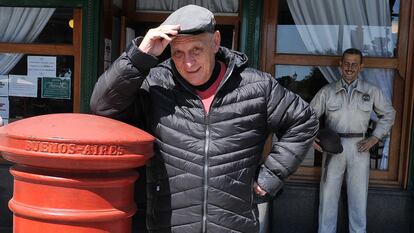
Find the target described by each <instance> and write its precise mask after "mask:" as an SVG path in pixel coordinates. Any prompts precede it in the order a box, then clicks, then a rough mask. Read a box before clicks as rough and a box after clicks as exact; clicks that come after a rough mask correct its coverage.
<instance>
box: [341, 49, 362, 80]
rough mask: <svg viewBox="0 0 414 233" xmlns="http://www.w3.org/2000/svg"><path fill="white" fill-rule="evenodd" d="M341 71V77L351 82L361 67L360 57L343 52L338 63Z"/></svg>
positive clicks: (356, 76)
mask: <svg viewBox="0 0 414 233" xmlns="http://www.w3.org/2000/svg"><path fill="white" fill-rule="evenodd" d="M339 65H340V66H341V71H342V78H343V79H344V80H345V81H346V82H347V83H352V82H353V81H354V80H356V79H357V78H358V74H359V71H360V70H361V69H362V66H363V64H361V57H360V56H359V55H357V54H345V55H344V57H343V59H342V61H341V62H340V63H339Z"/></svg>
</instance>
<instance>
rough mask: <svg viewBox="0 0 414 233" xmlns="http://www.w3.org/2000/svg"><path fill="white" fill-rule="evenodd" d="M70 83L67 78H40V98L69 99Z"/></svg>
mask: <svg viewBox="0 0 414 233" xmlns="http://www.w3.org/2000/svg"><path fill="white" fill-rule="evenodd" d="M70 94H71V81H70V78H69V77H55V78H49V77H44V78H42V94H41V96H42V98H51V99H70Z"/></svg>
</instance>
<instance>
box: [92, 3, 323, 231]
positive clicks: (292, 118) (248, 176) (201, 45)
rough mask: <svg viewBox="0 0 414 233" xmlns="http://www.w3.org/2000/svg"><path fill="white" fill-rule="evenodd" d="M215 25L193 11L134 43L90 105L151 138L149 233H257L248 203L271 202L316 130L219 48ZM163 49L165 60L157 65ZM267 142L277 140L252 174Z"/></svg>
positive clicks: (279, 92)
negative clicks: (257, 199)
mask: <svg viewBox="0 0 414 233" xmlns="http://www.w3.org/2000/svg"><path fill="white" fill-rule="evenodd" d="M214 22H215V21H214V16H213V14H212V13H211V12H210V11H209V10H207V9H205V8H202V7H199V6H195V5H188V6H185V7H182V8H180V9H178V10H176V11H175V12H173V13H172V14H171V15H170V16H169V17H168V18H167V19H166V20H165V21H164V22H163V23H162V24H161V26H159V27H157V28H154V29H150V30H149V31H148V32H147V34H146V35H145V37H144V38H137V39H135V40H134V41H133V42H134V43H133V45H132V46H131V47H130V48H129V49H128V50H127V51H126V52H125V53H123V54H122V55H121V57H120V58H118V59H117V60H116V61H115V62H114V64H113V65H112V66H111V67H110V68H109V69H108V70H107V71H106V72H105V73H104V74H103V75H102V76H101V77H100V78H99V80H98V82H97V84H96V86H95V89H94V92H93V95H92V99H91V109H92V111H93V112H94V113H96V114H99V115H104V116H109V117H113V118H116V119H120V120H123V121H126V122H130V123H136V122H137V121H138V120H139V121H140V123H141V125H140V126H141V127H143V128H144V129H147V130H149V131H150V132H151V133H152V134H153V135H154V136H155V137H156V142H155V155H154V157H153V158H152V160H151V161H150V162H149V164H148V165H147V227H148V229H149V232H176V233H186V232H194V233H199V232H203V233H206V232H211V233H213V232H214V233H220V232H245V233H255V232H258V230H259V225H258V221H257V205H256V202H254V200H253V196H254V194H257V196H258V197H261V198H262V199H263V200H264V201H266V200H267V199H268V198H269V197H271V196H274V195H276V193H277V192H278V190H279V189H280V188H281V187H282V183H283V180H284V179H285V178H286V177H287V176H289V175H290V174H292V173H293V172H294V171H295V170H296V168H297V167H298V166H299V164H300V162H301V161H302V159H303V154H304V153H305V151H306V150H307V149H309V147H310V146H311V143H312V141H313V140H314V137H315V135H316V133H317V130H318V121H317V118H316V115H315V114H314V112H313V110H312V109H311V108H310V106H309V105H307V104H306V103H305V102H304V101H303V100H301V99H300V98H299V97H298V96H297V95H295V94H293V93H291V92H288V91H287V90H286V89H284V88H282V87H281V86H280V85H278V83H277V82H276V81H275V79H274V78H272V77H271V76H270V75H268V74H265V73H262V72H260V71H258V70H255V69H251V68H248V67H247V57H246V56H245V55H244V54H242V53H239V52H235V51H231V50H229V49H226V48H223V47H220V32H219V31H215V30H214V24H215V23H214ZM167 45H170V49H171V59H168V60H166V61H165V62H162V63H160V64H158V60H157V56H159V55H160V54H161V53H162V52H163V51H164V49H165V48H166V47H167ZM146 116H147V117H146ZM145 125H147V126H148V127H146V126H145ZM271 133H275V134H276V135H277V137H278V138H279V140H278V141H277V142H275V143H274V144H273V147H272V150H271V152H270V155H269V157H268V158H267V160H266V161H265V162H264V164H262V165H260V160H261V158H262V155H261V153H262V151H263V145H264V143H265V141H266V138H267V136H268V135H269V134H271Z"/></svg>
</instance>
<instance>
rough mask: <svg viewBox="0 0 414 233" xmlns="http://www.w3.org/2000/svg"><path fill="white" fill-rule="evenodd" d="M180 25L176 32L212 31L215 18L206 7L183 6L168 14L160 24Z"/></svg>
mask: <svg viewBox="0 0 414 233" xmlns="http://www.w3.org/2000/svg"><path fill="white" fill-rule="evenodd" d="M177 24H179V25H180V31H179V32H178V34H192V35H195V34H199V33H203V32H214V27H215V24H216V20H215V19H214V15H213V13H212V12H211V11H209V10H208V9H206V8H204V7H201V6H197V5H187V6H183V7H181V8H179V9H177V10H176V11H174V12H173V13H171V15H169V16H168V18H167V19H166V20H165V21H164V22H163V23H162V24H161V25H177Z"/></svg>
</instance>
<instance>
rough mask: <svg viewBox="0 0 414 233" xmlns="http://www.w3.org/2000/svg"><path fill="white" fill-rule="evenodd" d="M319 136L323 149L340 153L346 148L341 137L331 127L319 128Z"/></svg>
mask: <svg viewBox="0 0 414 233" xmlns="http://www.w3.org/2000/svg"><path fill="white" fill-rule="evenodd" d="M317 138H319V145H320V146H321V147H322V150H323V151H326V152H328V153H331V154H339V153H342V151H343V150H344V148H343V147H342V143H341V138H340V137H339V135H338V134H337V133H336V132H335V131H333V130H331V129H328V128H323V129H321V130H319V133H318V136H317Z"/></svg>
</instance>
